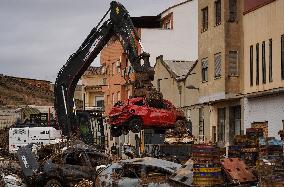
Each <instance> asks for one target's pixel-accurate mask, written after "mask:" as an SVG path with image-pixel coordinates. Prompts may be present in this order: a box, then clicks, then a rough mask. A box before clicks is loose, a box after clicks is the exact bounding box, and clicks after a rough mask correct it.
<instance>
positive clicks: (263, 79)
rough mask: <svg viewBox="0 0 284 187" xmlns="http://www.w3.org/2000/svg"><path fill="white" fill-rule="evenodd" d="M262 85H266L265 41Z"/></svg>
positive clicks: (263, 45)
mask: <svg viewBox="0 0 284 187" xmlns="http://www.w3.org/2000/svg"><path fill="white" fill-rule="evenodd" d="M262 83H263V84H265V83H266V61H265V41H263V42H262Z"/></svg>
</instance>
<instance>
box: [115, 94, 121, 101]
mask: <svg viewBox="0 0 284 187" xmlns="http://www.w3.org/2000/svg"><path fill="white" fill-rule="evenodd" d="M116 98H117V101H120V100H121V96H120V92H117V94H116Z"/></svg>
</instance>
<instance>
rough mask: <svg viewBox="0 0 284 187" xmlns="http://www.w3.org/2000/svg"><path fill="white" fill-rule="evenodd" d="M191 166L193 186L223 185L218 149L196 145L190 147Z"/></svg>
mask: <svg viewBox="0 0 284 187" xmlns="http://www.w3.org/2000/svg"><path fill="white" fill-rule="evenodd" d="M191 159H192V160H193V161H194V164H193V168H192V170H193V185H196V186H214V185H220V184H223V183H224V180H223V176H222V172H221V163H220V150H219V148H217V147H215V146H212V145H206V144H196V145H193V146H192V158H191Z"/></svg>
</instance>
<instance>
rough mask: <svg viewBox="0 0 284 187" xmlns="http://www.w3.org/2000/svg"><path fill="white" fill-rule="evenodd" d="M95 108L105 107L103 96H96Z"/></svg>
mask: <svg viewBox="0 0 284 187" xmlns="http://www.w3.org/2000/svg"><path fill="white" fill-rule="evenodd" d="M95 100H96V103H95V106H97V107H103V106H104V97H103V96H95Z"/></svg>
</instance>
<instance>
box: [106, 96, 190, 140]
mask: <svg viewBox="0 0 284 187" xmlns="http://www.w3.org/2000/svg"><path fill="white" fill-rule="evenodd" d="M186 122H187V121H186V117H185V115H184V113H183V112H182V111H181V110H178V109H177V108H176V107H175V106H174V105H173V104H172V103H171V102H169V101H167V100H164V99H162V100H155V101H147V100H146V99H145V98H142V97H138V98H132V99H128V100H125V101H118V102H117V103H116V104H115V105H114V106H113V108H112V109H111V111H110V113H109V120H108V123H109V124H110V126H111V134H112V135H113V136H114V137H117V136H120V135H122V134H127V133H128V132H129V130H131V131H132V132H134V133H138V132H140V130H141V129H145V128H152V129H157V130H158V129H170V128H175V127H176V126H178V125H180V124H183V123H186Z"/></svg>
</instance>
